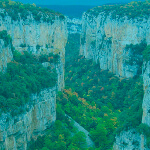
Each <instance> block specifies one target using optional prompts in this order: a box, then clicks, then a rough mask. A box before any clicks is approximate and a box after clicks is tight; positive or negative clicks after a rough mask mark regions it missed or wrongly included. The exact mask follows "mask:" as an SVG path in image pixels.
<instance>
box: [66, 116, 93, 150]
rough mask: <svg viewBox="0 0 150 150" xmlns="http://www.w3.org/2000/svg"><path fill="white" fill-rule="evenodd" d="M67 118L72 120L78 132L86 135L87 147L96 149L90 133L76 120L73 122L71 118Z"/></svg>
mask: <svg viewBox="0 0 150 150" xmlns="http://www.w3.org/2000/svg"><path fill="white" fill-rule="evenodd" d="M66 116H67V117H69V119H70V120H72V121H73V122H74V126H75V127H76V128H77V129H78V131H81V132H84V133H85V135H86V143H87V147H86V148H89V147H95V144H94V142H93V141H92V140H91V138H90V137H89V132H88V131H87V130H85V129H84V128H83V127H82V126H81V125H80V124H78V123H77V122H76V121H75V120H73V119H72V118H71V117H70V116H68V115H66Z"/></svg>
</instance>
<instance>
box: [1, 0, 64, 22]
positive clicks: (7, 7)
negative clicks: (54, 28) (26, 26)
mask: <svg viewBox="0 0 150 150" xmlns="http://www.w3.org/2000/svg"><path fill="white" fill-rule="evenodd" d="M0 8H1V9H2V10H1V11H0V15H1V16H2V17H3V18H4V17H5V16H6V14H8V15H9V16H11V18H12V19H13V20H15V21H16V20H20V19H23V20H26V19H27V17H28V16H30V15H31V14H32V15H33V18H34V19H35V20H36V21H40V20H43V21H44V22H51V23H52V22H53V20H54V19H55V16H58V17H59V18H60V19H64V18H65V17H64V15H62V14H60V13H57V12H55V11H53V10H50V9H47V8H40V7H37V6H36V5H35V4H23V3H21V2H15V1H11V0H0Z"/></svg>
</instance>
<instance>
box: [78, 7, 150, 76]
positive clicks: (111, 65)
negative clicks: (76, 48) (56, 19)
mask: <svg viewBox="0 0 150 150" xmlns="http://www.w3.org/2000/svg"><path fill="white" fill-rule="evenodd" d="M91 11H92V10H91ZM143 40H146V42H147V43H148V44H150V17H149V18H142V19H140V18H134V19H129V18H128V17H127V16H123V17H117V16H116V18H115V19H114V18H113V16H112V12H111V11H110V12H109V14H108V15H106V13H105V12H101V13H99V14H98V16H96V15H94V14H93V13H84V14H83V16H82V34H81V47H80V54H82V55H84V56H85V57H86V58H92V59H93V60H94V61H96V62H99V63H100V68H101V69H105V70H110V71H112V72H113V73H114V74H116V75H118V76H122V77H133V76H134V75H136V73H137V66H136V65H132V66H131V65H129V64H127V63H126V62H127V61H128V60H129V58H130V51H129V50H127V49H126V45H130V44H133V45H134V44H139V43H141V42H142V41H143Z"/></svg>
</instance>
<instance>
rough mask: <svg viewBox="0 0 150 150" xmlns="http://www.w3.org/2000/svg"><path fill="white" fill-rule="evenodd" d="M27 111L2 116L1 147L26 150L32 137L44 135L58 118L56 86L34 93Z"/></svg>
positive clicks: (8, 149)
mask: <svg viewBox="0 0 150 150" xmlns="http://www.w3.org/2000/svg"><path fill="white" fill-rule="evenodd" d="M24 107H25V109H26V111H25V112H24V113H22V114H20V115H18V116H15V117H12V116H10V114H9V113H7V114H2V115H1V117H0V149H7V150H12V149H13V150H17V149H19V150H26V149H27V144H28V142H29V141H31V139H36V138H37V137H38V136H39V135H43V133H44V131H45V130H46V129H47V128H50V127H51V126H52V125H53V123H54V122H55V120H56V87H53V88H49V89H44V90H42V91H41V92H40V93H36V94H32V95H31V98H30V101H29V103H28V104H26V105H25V106H24Z"/></svg>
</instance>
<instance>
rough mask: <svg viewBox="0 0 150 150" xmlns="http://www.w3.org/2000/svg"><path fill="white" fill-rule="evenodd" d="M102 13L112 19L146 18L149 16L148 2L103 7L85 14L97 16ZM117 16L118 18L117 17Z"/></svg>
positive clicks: (149, 5)
mask: <svg viewBox="0 0 150 150" xmlns="http://www.w3.org/2000/svg"><path fill="white" fill-rule="evenodd" d="M102 12H104V14H105V16H108V15H109V14H110V13H111V16H112V18H113V19H115V18H118V17H125V16H127V17H128V18H129V19H130V18H139V17H140V18H148V17H149V16H150V2H149V1H146V2H141V1H138V2H131V3H128V4H124V5H103V6H98V7H95V8H93V9H90V10H88V11H87V13H89V14H91V15H94V16H98V15H99V13H102ZM117 16H118V17H117Z"/></svg>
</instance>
